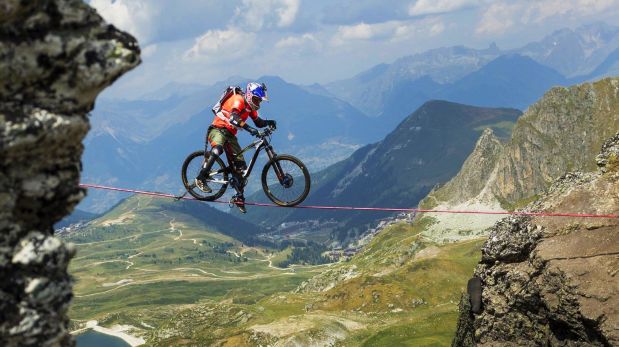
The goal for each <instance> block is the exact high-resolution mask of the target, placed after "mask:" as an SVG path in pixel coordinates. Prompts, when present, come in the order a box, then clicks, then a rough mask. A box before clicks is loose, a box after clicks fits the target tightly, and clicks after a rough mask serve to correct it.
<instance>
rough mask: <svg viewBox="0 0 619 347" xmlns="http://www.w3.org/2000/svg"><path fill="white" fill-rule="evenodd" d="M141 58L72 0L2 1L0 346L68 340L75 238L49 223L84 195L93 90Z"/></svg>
mask: <svg viewBox="0 0 619 347" xmlns="http://www.w3.org/2000/svg"><path fill="white" fill-rule="evenodd" d="M139 62H140V50H139V47H138V45H137V42H136V40H135V39H134V38H133V37H131V36H130V35H129V34H126V33H123V32H120V31H119V30H117V29H116V28H115V27H113V26H111V25H108V24H106V23H105V22H104V21H103V20H102V18H101V17H100V16H99V15H98V14H97V13H96V11H95V10H94V9H92V8H91V7H89V6H88V5H87V4H85V3H84V2H82V1H79V0H32V1H19V0H4V1H2V3H1V4H0V167H1V168H2V170H1V171H0V277H1V278H2V279H3V281H2V282H0V345H2V346H68V345H73V344H74V341H73V339H72V338H71V336H70V334H69V333H68V317H67V310H68V307H69V304H70V300H71V297H72V292H71V283H72V282H71V278H70V276H69V275H68V273H67V266H68V263H69V260H70V259H71V257H72V256H73V255H74V254H75V248H74V247H73V246H72V245H69V244H65V243H64V242H62V241H61V240H59V239H57V238H55V237H54V236H53V224H54V223H56V222H57V221H59V220H60V219H61V218H62V217H64V216H65V215H67V214H68V213H70V212H71V211H72V210H73V208H74V207H75V205H76V204H77V203H78V202H79V201H80V200H81V199H82V198H83V196H84V194H85V192H84V190H83V189H81V188H79V186H78V183H79V177H80V170H81V162H80V158H81V154H82V150H83V145H82V139H83V138H84V137H85V136H86V133H87V132H88V129H89V122H88V117H87V113H88V112H89V111H90V110H92V108H93V106H94V102H95V98H96V96H97V95H98V94H99V93H100V92H101V91H102V90H103V89H104V88H105V87H107V86H108V85H110V84H111V83H112V82H113V81H114V80H115V79H117V78H118V77H119V76H121V75H122V74H123V73H125V72H126V71H128V70H130V69H132V68H133V67H135V66H137V64H139Z"/></svg>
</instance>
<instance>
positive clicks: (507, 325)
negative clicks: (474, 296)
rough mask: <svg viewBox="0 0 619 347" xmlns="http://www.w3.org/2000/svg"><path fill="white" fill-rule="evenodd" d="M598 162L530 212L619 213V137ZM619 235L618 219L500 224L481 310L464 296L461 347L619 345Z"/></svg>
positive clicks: (490, 243)
mask: <svg viewBox="0 0 619 347" xmlns="http://www.w3.org/2000/svg"><path fill="white" fill-rule="evenodd" d="M591 142H593V140H592V141H591ZM589 162H590V163H595V162H594V161H593V160H589ZM596 162H597V165H598V166H599V170H598V172H596V173H570V174H566V175H564V176H562V177H561V178H559V179H558V180H557V181H555V182H554V184H553V185H552V186H551V187H550V188H549V189H548V191H547V192H546V193H544V194H543V195H542V196H541V197H540V199H538V200H536V201H535V202H533V203H532V204H530V205H529V206H528V207H527V208H526V209H527V210H530V211H548V212H567V211H569V212H578V213H592V214H614V215H618V214H619V134H617V135H615V136H614V137H612V138H611V139H609V140H608V141H607V142H606V143H605V144H604V145H603V146H602V152H601V154H599V155H598V156H597V158H596ZM618 233H619V218H595V219H594V218H589V219H587V218H573V217H569V218H556V217H533V218H531V217H509V218H506V219H503V220H502V221H500V222H499V223H497V224H496V225H495V226H494V227H493V228H492V232H491V234H490V236H489V238H488V240H487V241H486V243H485V244H484V247H483V249H482V259H481V262H480V263H479V265H478V266H477V268H476V270H475V276H477V277H478V278H479V279H480V280H481V283H482V295H481V300H482V307H481V311H480V312H478V313H471V312H470V311H469V310H467V307H469V306H468V303H467V301H468V296H465V297H463V302H462V304H461V310H462V312H461V316H460V319H459V323H458V333H457V336H456V338H455V340H454V346H471V345H475V344H476V345H478V346H514V345H518V346H616V345H619V281H618V280H617V273H618V272H619V270H618V269H619V237H617V236H618Z"/></svg>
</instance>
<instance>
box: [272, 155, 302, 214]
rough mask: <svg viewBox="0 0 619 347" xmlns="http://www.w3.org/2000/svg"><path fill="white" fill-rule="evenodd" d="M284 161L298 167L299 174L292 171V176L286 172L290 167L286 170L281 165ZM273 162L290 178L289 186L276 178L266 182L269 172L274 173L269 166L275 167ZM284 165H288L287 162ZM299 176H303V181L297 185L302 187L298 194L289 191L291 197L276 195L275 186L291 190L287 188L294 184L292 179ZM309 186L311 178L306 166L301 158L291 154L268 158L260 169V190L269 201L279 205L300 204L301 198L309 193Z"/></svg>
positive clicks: (292, 166)
mask: <svg viewBox="0 0 619 347" xmlns="http://www.w3.org/2000/svg"><path fill="white" fill-rule="evenodd" d="M284 163H291V164H290V165H291V166H290V167H291V168H293V169H299V171H300V174H296V173H294V175H295V176H292V174H290V173H289V172H288V171H290V169H288V170H287V169H286V168H284V167H283V166H284V165H283V164H284ZM275 164H279V165H280V167H282V169H283V170H284V174H285V175H288V176H289V177H290V178H292V179H291V182H292V183H290V184H291V186H290V187H285V186H284V185H283V184H281V183H280V182H279V181H278V180H272V181H273V182H271V183H269V182H268V177H267V176H268V175H269V172H272V173H273V174H275V169H273V170H271V168H275ZM285 166H286V167H288V164H287V165H285ZM301 177H302V178H303V182H301V185H299V186H300V188H301V189H302V191H301V192H300V193H299V194H296V193H291V194H292V198H283V197H281V196H278V194H276V193H275V189H276V188H278V189H281V188H283V189H284V190H283V191H284V192H286V191H287V192H292V191H288V189H290V188H292V185H294V181H298V179H299V178H301ZM310 187H311V178H310V174H309V171H308V170H307V167H306V166H305V164H303V162H302V161H301V160H299V159H298V158H296V157H294V156H292V155H288V154H282V155H278V156H277V157H275V158H273V159H272V160H270V161H269V162H268V163H267V164H266V165H264V168H263V169H262V190H263V191H264V193H265V194H266V196H267V197H268V198H269V199H270V200H271V201H273V202H274V203H275V204H277V205H279V206H285V207H291V206H296V205H298V204H300V203H301V202H303V200H305V198H306V197H307V195H308V194H309V191H310ZM282 195H285V194H282Z"/></svg>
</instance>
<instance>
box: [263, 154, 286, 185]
mask: <svg viewBox="0 0 619 347" xmlns="http://www.w3.org/2000/svg"><path fill="white" fill-rule="evenodd" d="M266 151H267V155H268V156H269V160H271V161H272V162H273V169H275V175H276V176H277V180H278V181H279V184H281V185H284V183H285V182H284V179H285V177H286V175H285V174H284V170H283V169H282V166H281V165H280V164H279V161H277V160H275V159H276V158H277V154H276V153H275V151H274V150H273V147H271V145H269V146H267V147H266Z"/></svg>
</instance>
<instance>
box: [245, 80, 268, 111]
mask: <svg viewBox="0 0 619 347" xmlns="http://www.w3.org/2000/svg"><path fill="white" fill-rule="evenodd" d="M263 100H266V101H269V99H268V98H267V86H266V85H265V84H264V83H256V82H250V83H248V84H247V88H246V89H245V101H247V103H248V104H249V106H251V108H252V109H253V110H254V111H257V110H258V109H259V108H260V103H261V102H262V101H263Z"/></svg>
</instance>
